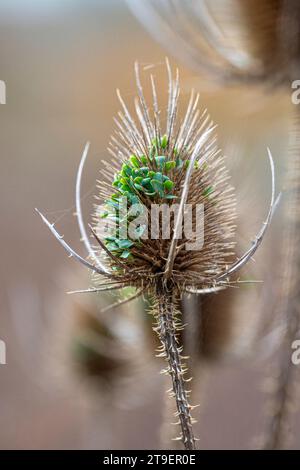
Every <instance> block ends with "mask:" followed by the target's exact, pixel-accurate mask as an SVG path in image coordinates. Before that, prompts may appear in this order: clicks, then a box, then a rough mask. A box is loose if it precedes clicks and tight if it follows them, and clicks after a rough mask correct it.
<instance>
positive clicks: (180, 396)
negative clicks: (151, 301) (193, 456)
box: [155, 290, 195, 450]
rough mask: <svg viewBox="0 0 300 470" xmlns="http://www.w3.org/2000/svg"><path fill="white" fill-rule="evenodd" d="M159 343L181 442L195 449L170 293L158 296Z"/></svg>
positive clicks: (184, 370)
mask: <svg viewBox="0 0 300 470" xmlns="http://www.w3.org/2000/svg"><path fill="white" fill-rule="evenodd" d="M155 330H156V331H157V333H158V336H159V339H160V341H161V345H162V347H161V355H162V356H164V357H165V359H166V361H167V362H168V368H167V370H166V372H167V373H168V374H169V375H170V376H171V379H172V389H173V396H174V398H175V400H176V406H177V413H176V415H178V418H179V423H178V424H180V427H181V436H180V438H181V440H182V442H183V444H184V447H185V449H187V450H194V449H195V437H194V433H193V427H192V417H191V412H190V410H191V406H190V405H189V402H188V392H187V391H186V387H185V383H186V382H185V379H184V375H185V373H186V368H185V365H184V364H183V363H182V356H181V347H180V346H179V344H178V340H177V334H176V333H177V331H178V325H177V322H176V307H175V303H174V297H173V294H172V292H168V291H166V290H163V291H162V292H160V293H159V295H158V312H157V327H156V328H155Z"/></svg>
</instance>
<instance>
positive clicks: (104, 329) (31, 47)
mask: <svg viewBox="0 0 300 470" xmlns="http://www.w3.org/2000/svg"><path fill="white" fill-rule="evenodd" d="M174 48H176V44H174ZM165 55H166V51H165V50H164V48H163V47H161V46H159V45H158V44H157V43H156V42H155V41H154V40H153V39H152V38H151V37H150V36H149V35H148V33H147V32H146V31H145V30H144V29H143V27H142V26H141V25H140V24H139V22H138V21H137V19H136V18H135V17H134V16H133V15H132V13H131V11H130V10H129V9H128V6H127V4H126V2H125V1H122V0H109V1H108V0H107V1H106V0H85V1H83V0H72V1H71V0H60V1H58V0H51V1H50V0H45V1H43V2H41V1H38V0H2V1H1V3H0V58H1V61H0V64H1V65H0V79H1V80H4V81H5V83H6V87H7V103H6V104H5V105H0V142H1V159H0V161H1V171H0V179H1V182H0V187H1V199H0V212H1V245H0V246H1V263H0V280H1V289H0V295H1V297H0V309H1V316H0V339H2V340H4V341H5V343H6V346H7V364H6V365H1V366H0V418H1V425H0V448H2V449H49V448H50V449H51V448H58V449H65V448H71V449H90V448H96V449H97V448H98V449H116V448H121V449H137V448H148V449H150V448H158V447H160V446H166V444H164V443H166V442H169V440H168V436H169V435H170V434H172V432H173V430H172V429H171V430H170V429H169V427H168V424H167V423H168V420H167V421H166V419H165V416H166V409H165V408H166V407H167V408H168V407H169V404H168V403H166V398H165V390H166V389H167V388H168V387H167V384H166V380H165V378H164V377H162V376H161V375H160V374H159V371H160V369H161V366H162V364H161V363H160V362H159V360H158V359H155V358H154V357H153V356H154V347H155V339H154V338H153V336H152V334H151V318H149V317H148V316H147V315H146V314H145V313H144V307H145V305H144V304H143V303H141V302H136V303H135V304H130V305H128V306H127V307H126V308H125V307H124V308H123V309H122V310H120V311H112V312H108V313H107V314H106V316H107V318H103V316H101V315H100V313H99V308H100V306H101V305H102V304H103V303H105V304H106V303H110V302H112V301H114V300H115V299H112V298H109V297H107V296H106V297H105V296H102V297H101V298H99V297H97V298H94V297H88V296H73V297H72V296H68V295H67V294H66V292H67V291H68V290H70V289H76V288H85V287H87V286H88V285H89V274H88V273H87V272H85V271H84V268H83V267H80V266H77V265H76V263H75V262H74V260H70V259H68V257H67V256H66V254H65V252H64V251H63V250H62V249H61V247H60V246H58V244H57V242H56V241H55V240H54V239H53V237H52V236H51V234H50V233H49V231H48V230H47V229H46V227H45V226H44V225H43V224H42V223H41V220H40V218H39V217H38V216H37V214H36V213H35V211H34V208H35V207H38V208H40V209H41V210H42V211H43V212H44V213H45V215H46V216H47V217H49V218H50V219H51V220H52V221H53V222H55V223H56V224H57V227H58V228H59V230H60V232H62V233H64V235H65V237H66V239H67V240H68V241H70V242H71V244H72V246H74V247H75V248H76V249H78V250H80V251H81V252H82V253H83V250H84V248H83V246H82V244H81V242H80V239H79V232H78V229H77V226H76V220H75V217H74V190H75V177H76V170H77V166H78V163H79V160H80V156H81V152H82V150H83V147H84V145H85V142H86V141H87V140H89V141H91V151H90V155H89V159H88V163H87V166H86V168H85V172H84V181H83V195H84V198H83V206H84V213H85V218H86V220H88V219H89V214H91V212H92V207H93V202H94V199H93V196H94V195H95V194H96V180H97V179H99V178H101V166H102V163H101V160H102V159H109V154H108V152H107V151H106V146H107V144H108V140H109V136H110V134H111V132H112V130H113V116H114V115H115V114H116V113H117V111H118V109H119V105H118V102H117V98H116V93H115V90H116V88H120V89H121V91H122V94H123V97H124V98H125V99H126V100H127V101H129V102H132V100H133V98H134V96H135V87H134V74H133V64H134V61H135V60H138V61H139V62H140V64H141V68H142V70H143V77H144V79H145V88H146V89H147V87H148V88H149V81H148V80H147V77H149V71H151V72H152V73H154V75H155V77H156V81H157V84H158V86H159V96H160V97H162V98H163V97H164V96H165V93H166V70H165V65H164V60H165ZM169 57H170V60H171V64H172V66H174V67H175V66H178V67H179V68H180V76H181V94H182V99H183V102H185V101H186V100H187V97H188V94H189V91H190V89H191V88H192V87H194V88H195V89H196V90H198V91H200V96H201V100H200V103H201V106H203V108H205V107H207V108H208V109H209V112H210V114H211V116H212V118H213V119H214V121H215V122H216V123H218V126H219V138H220V145H221V147H222V148H223V149H224V152H225V154H226V155H227V157H228V158H227V164H228V166H229V168H230V170H231V173H232V178H233V184H234V185H235V187H236V190H237V198H238V214H239V219H238V234H237V242H238V245H237V249H238V251H241V250H242V249H243V248H246V247H247V246H248V245H249V243H250V240H251V239H252V238H253V236H254V235H255V234H256V233H257V231H258V229H259V227H260V225H261V223H262V221H263V220H264V217H265V214H266V212H267V208H268V202H269V197H270V170H269V167H268V160H267V153H266V147H267V146H269V147H270V148H271V150H272V153H273V155H274V159H275V162H276V169H277V174H278V177H277V184H278V187H280V188H281V189H283V190H284V179H283V173H284V169H285V157H284V156H285V153H286V149H287V145H288V128H289V123H290V115H291V108H292V105H291V100H290V95H289V94H288V93H286V92H283V91H280V90H279V91H278V90H275V89H273V88H269V89H265V88H262V87H260V86H258V85H247V86H241V85H235V86H227V87H226V88H225V87H223V86H220V84H217V83H216V82H214V81H213V80H212V78H211V77H209V76H207V75H205V73H203V74H201V73H200V72H199V71H197V72H196V71H194V70H192V69H189V68H187V67H186V66H185V65H184V64H183V63H180V62H177V61H176V58H175V57H173V56H172V55H170V54H169ZM281 218H282V210H281V208H279V210H278V211H277V213H276V216H275V218H274V221H273V223H272V226H271V228H270V230H269V232H268V234H267V236H266V238H265V241H264V244H263V246H262V248H261V249H260V250H259V252H258V254H257V256H256V257H255V258H256V259H255V262H253V263H252V264H251V266H250V267H248V268H247V270H245V272H244V273H243V276H244V278H251V279H258V280H263V281H264V282H263V284H253V285H249V286H245V287H241V288H239V289H231V290H229V292H228V293H226V294H222V296H221V297H220V298H219V299H218V300H216V299H215V298H213V299H211V298H207V299H205V300H204V301H203V305H202V311H203V312H202V323H201V326H200V322H199V318H196V319H195V318H193V316H192V315H190V316H189V318H190V323H191V324H192V325H193V324H194V325H195V322H196V329H197V328H199V329H200V330H201V333H200V334H199V338H198V339H199V345H200V342H201V345H202V346H201V348H200V346H199V345H198V343H197V341H198V340H197V338H196V340H195V338H194V340H193V341H194V343H193V344H192V346H191V343H190V342H189V339H187V344H188V345H187V348H189V347H190V348H191V349H192V351H191V353H192V360H193V369H192V371H193V376H194V382H193V387H194V396H193V400H194V402H195V403H198V402H199V403H200V404H201V406H200V408H197V410H196V412H195V417H196V418H197V419H198V424H197V425H196V427H197V434H198V435H199V436H200V443H199V447H200V448H203V449H227V448H232V449H241V448H249V447H250V448H253V447H255V446H256V445H257V443H258V442H259V439H260V438H261V437H262V436H263V435H264V433H265V432H266V429H267V422H268V413H269V410H268V407H269V405H270V403H269V396H268V393H267V392H269V393H270V390H271V391H272V380H271V379H270V375H272V367H273V364H274V361H275V362H276V346H278V342H279V341H280V334H281V324H280V321H279V320H278V317H277V316H276V304H277V300H278V290H279V289H278V285H279V284H280V263H281V260H280V247H281V245H282V240H281V233H282V222H281ZM189 305H190V307H189V308H190V311H192V310H193V312H194V311H196V314H197V308H199V306H198V307H197V305H196V307H195V306H193V305H192V304H189ZM188 311H189V310H188ZM196 316H197V315H196ZM198 316H200V310H199V315H198ZM193 322H194V323H193ZM188 334H189V330H188V331H187V338H189V336H188ZM195 343H196V344H195ZM198 346H199V347H198ZM200 349H201V350H200ZM275 373H276V372H275ZM270 380H271V385H270ZM165 421H166V422H165ZM291 423H293V427H294V434H295V436H294V437H295V438H294V439H293V441H292V443H291V444H290V446H292V447H294V448H299V438H298V440H297V429H298V435H299V431H300V426H299V417H298V415H297V413H294V412H293V415H292V417H291Z"/></svg>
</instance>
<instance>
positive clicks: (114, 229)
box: [40, 61, 276, 449]
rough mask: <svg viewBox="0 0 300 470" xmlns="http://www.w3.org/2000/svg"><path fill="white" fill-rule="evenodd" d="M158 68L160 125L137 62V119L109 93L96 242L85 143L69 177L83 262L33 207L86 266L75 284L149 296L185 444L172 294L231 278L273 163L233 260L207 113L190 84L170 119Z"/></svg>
mask: <svg viewBox="0 0 300 470" xmlns="http://www.w3.org/2000/svg"><path fill="white" fill-rule="evenodd" d="M167 71H168V81H169V89H168V105H167V111H166V125H165V127H164V126H163V125H162V119H163V118H162V115H161V112H160V110H159V106H158V101H157V93H156V88H155V83H154V78H153V76H151V86H152V96H153V106H152V109H151V110H150V109H149V108H148V106H147V104H146V101H145V97H144V94H143V89H142V85H141V82H140V77H139V69H138V65H137V64H136V67H135V72H136V81H137V90H138V99H136V101H135V110H136V115H137V119H134V118H133V117H132V115H131V114H130V113H129V110H128V108H127V107H126V105H125V103H124V101H123V99H122V98H121V95H120V93H118V96H119V100H120V102H121V105H122V112H120V113H119V119H118V120H116V121H115V122H116V126H117V130H116V133H115V135H114V136H113V137H112V139H111V143H110V147H109V150H110V153H111V154H112V159H111V161H110V162H109V163H108V162H106V163H105V167H106V168H105V170H103V174H104V176H105V181H101V182H100V184H99V191H100V197H101V199H102V200H103V202H104V207H103V206H101V209H99V207H97V209H96V212H95V214H94V226H93V227H91V231H92V233H93V236H94V238H95V240H96V242H97V244H98V245H97V248H95V247H93V246H92V245H91V243H90V241H89V238H88V236H87V233H86V229H85V226H84V224H83V219H82V213H81V204H80V185H81V176H82V169H83V166H84V162H85V159H86V156H87V152H88V145H87V146H86V148H85V151H84V154H83V157H82V160H81V163H80V166H79V171H78V176H77V183H76V209H77V217H78V222H79V227H80V231H81V235H82V238H83V241H84V243H85V245H86V247H87V250H88V253H89V256H90V258H91V261H87V260H86V259H84V258H82V257H81V256H80V255H78V254H77V253H76V252H75V251H74V250H73V249H72V248H71V247H70V246H69V245H68V244H67V243H66V242H65V241H64V240H63V238H62V237H61V236H60V235H59V234H58V232H57V231H56V229H55V228H54V226H53V225H51V224H50V223H49V222H48V221H47V219H46V218H45V217H44V216H43V215H42V214H40V215H41V217H42V219H43V220H44V222H45V223H46V224H47V225H48V227H49V228H50V230H51V231H52V233H53V234H54V235H55V237H56V238H57V239H58V240H59V241H60V243H61V244H62V245H63V246H64V248H65V249H66V250H67V252H68V253H69V254H70V255H71V256H74V257H75V258H76V259H77V260H79V261H81V262H82V263H83V264H84V265H85V266H87V267H88V268H90V269H91V270H92V271H93V272H94V273H95V275H96V279H95V282H96V286H95V287H94V288H92V289H88V290H85V291H79V292H101V291H107V290H115V289H119V288H123V287H125V286H132V287H135V288H136V292H135V293H134V295H132V296H131V297H130V298H129V299H126V301H128V300H132V299H134V298H136V297H138V296H140V295H141V294H143V293H145V292H147V293H148V294H150V295H152V297H153V302H152V304H153V307H152V308H153V314H154V316H155V320H156V325H155V329H156V331H157V333H158V335H159V338H160V341H161V348H160V350H159V355H161V356H163V357H165V359H166V361H167V363H168V367H167V369H166V372H167V373H168V374H169V375H170V376H171V379H172V391H171V395H172V396H173V397H174V398H175V400H176V404H177V416H178V424H179V425H180V428H181V435H180V437H179V439H180V440H182V442H183V444H184V446H185V448H187V449H194V448H195V437H194V434H193V429H192V418H191V409H192V407H191V405H190V404H189V402H188V396H189V393H188V392H187V391H186V388H185V382H186V380H187V379H186V378H185V373H186V370H187V369H186V366H185V365H184V364H183V357H182V355H181V351H182V349H181V347H180V345H179V344H178V331H179V330H180V328H181V325H180V310H179V301H180V298H181V295H182V293H183V292H189V293H201V294H205V293H207V292H216V291H217V290H219V289H222V288H224V287H226V285H228V283H229V282H230V281H229V278H230V276H231V275H232V274H233V273H235V272H236V271H238V270H239V269H240V268H241V267H242V266H243V265H244V264H245V263H246V262H247V261H248V260H249V259H250V258H251V256H252V255H253V254H254V252H255V251H256V249H257V248H258V246H259V244H260V243H261V241H262V238H263V236H264V233H265V230H266V228H267V226H268V224H269V222H270V220H271V217H272V214H273V211H274V208H275V206H276V202H275V201H274V192H275V188H274V167H273V161H272V157H271V154H270V152H269V159H270V165H271V171H272V197H271V204H270V209H269V213H268V216H267V219H266V221H265V222H264V224H263V227H262V229H261V230H260V232H259V234H258V235H257V237H256V238H255V241H254V242H253V243H252V246H251V247H250V248H249V250H248V251H247V252H246V253H245V254H244V255H243V256H241V257H240V258H239V259H238V260H237V261H234V262H233V261H232V258H233V254H234V228H235V226H234V222H235V199H234V196H233V189H232V187H231V186H230V184H229V176H228V173H227V170H226V169H225V166H224V161H223V158H222V156H221V154H220V151H219V149H218V147H217V143H216V136H215V134H214V130H215V127H214V126H213V123H212V122H211V120H210V117H209V115H208V114H207V113H206V111H204V112H202V113H201V112H200V111H199V109H198V101H199V96H198V95H196V96H195V94H194V92H192V93H191V97H190V100H189V103H188V106H187V110H186V113H185V115H184V117H183V119H182V120H181V121H179V119H178V115H179V113H178V97H179V79H178V71H177V73H176V77H175V79H173V77H172V72H171V68H170V66H169V63H168V61H167ZM103 225H105V230H104V232H103V233H102V229H103ZM99 228H100V229H101V233H102V235H100V234H99ZM230 262H231V263H232V264H230ZM99 276H100V278H101V279H103V277H104V278H105V281H103V280H100V278H99ZM123 302H124V301H123ZM120 303H121V302H119V304H120ZM114 305H115V304H114Z"/></svg>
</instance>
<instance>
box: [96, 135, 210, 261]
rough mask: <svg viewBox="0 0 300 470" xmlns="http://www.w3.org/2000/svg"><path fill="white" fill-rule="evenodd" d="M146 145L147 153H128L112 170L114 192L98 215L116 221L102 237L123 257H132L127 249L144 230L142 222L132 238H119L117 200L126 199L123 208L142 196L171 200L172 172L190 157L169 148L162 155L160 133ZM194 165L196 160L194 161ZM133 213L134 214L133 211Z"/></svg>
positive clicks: (165, 140)
mask: <svg viewBox="0 0 300 470" xmlns="http://www.w3.org/2000/svg"><path fill="white" fill-rule="evenodd" d="M151 144H152V145H151V147H150V148H149V154H148V155H147V156H146V155H131V156H130V157H129V159H128V160H126V161H125V162H124V163H123V165H122V168H121V170H120V171H119V172H118V173H116V174H115V177H114V181H113V183H112V186H113V188H114V189H115V191H116V192H115V193H114V194H112V195H111V196H110V198H109V199H108V200H106V201H105V203H106V210H105V211H104V212H102V214H101V218H108V219H109V220H111V221H114V222H115V223H116V229H115V234H114V235H110V236H107V237H105V238H104V243H105V245H106V247H107V249H108V250H109V251H110V252H111V253H112V254H113V255H115V256H117V257H119V258H123V259H126V260H130V259H132V258H133V257H132V253H131V249H132V247H133V246H134V245H138V244H139V242H140V237H141V236H142V235H143V233H144V229H145V227H144V226H139V227H137V229H136V236H137V239H136V240H134V241H133V240H130V239H128V238H127V239H121V238H120V233H119V225H120V204H121V202H122V200H124V199H125V198H126V199H127V209H129V208H130V207H131V206H132V205H134V204H139V203H142V202H143V201H145V198H150V200H153V201H156V200H160V201H162V202H167V201H172V200H174V199H176V198H177V196H176V195H175V194H174V193H173V190H174V187H175V183H174V181H173V179H171V178H172V177H173V176H175V174H174V172H176V171H178V170H180V169H182V168H184V169H187V168H188V166H189V164H190V160H182V159H181V158H180V157H179V155H178V150H177V149H176V148H174V149H173V158H174V159H170V158H169V157H167V156H165V155H162V154H163V153H164V152H166V150H167V149H168V137H167V136H166V135H164V136H163V137H161V138H160V139H153V140H152V142H151ZM194 165H195V166H194V167H195V169H198V162H195V164H194ZM211 192H212V188H211V187H209V188H207V189H206V190H205V191H204V193H203V196H208V195H209V194H210V193H211ZM135 217H136V215H135ZM135 217H130V216H128V217H127V220H126V221H125V223H126V224H127V228H128V225H129V223H130V222H131V221H132V220H134V219H135Z"/></svg>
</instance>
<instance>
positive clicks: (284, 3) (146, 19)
mask: <svg viewBox="0 0 300 470" xmlns="http://www.w3.org/2000/svg"><path fill="white" fill-rule="evenodd" d="M127 3H128V5H129V6H130V8H131V10H132V12H133V13H134V14H135V15H136V16H137V18H138V19H139V20H140V21H141V23H142V24H143V26H144V27H145V28H146V29H147V30H148V31H149V33H150V34H151V35H152V36H153V37H154V38H155V39H157V40H158V41H159V42H160V43H161V44H163V46H164V47H166V48H167V50H168V51H169V52H170V53H171V54H175V55H176V56H177V58H179V59H180V60H182V61H183V62H184V63H186V64H187V65H189V66H191V67H192V68H193V69H194V70H197V71H199V72H204V73H207V74H208V75H209V76H213V77H214V78H215V79H216V80H218V81H229V82H234V81H235V82H246V83H264V82H267V83H271V84H273V85H278V84H283V83H285V84H286V83H288V84H289V83H290V81H291V80H292V79H295V78H298V76H299V68H300V4H299V2H298V0H209V1H208V0H193V1H190V0H149V1H143V0H141V1H140V0H127ZM174 44H176V47H174ZM297 75H298V76H297Z"/></svg>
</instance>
